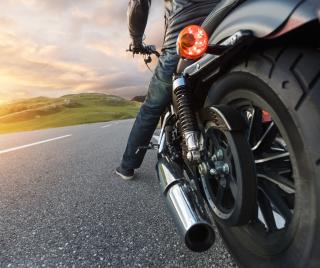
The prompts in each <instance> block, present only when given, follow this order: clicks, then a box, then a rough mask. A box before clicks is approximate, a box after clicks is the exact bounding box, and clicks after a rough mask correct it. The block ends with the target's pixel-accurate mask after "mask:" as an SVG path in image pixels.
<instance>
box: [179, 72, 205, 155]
mask: <svg viewBox="0 0 320 268" xmlns="http://www.w3.org/2000/svg"><path fill="white" fill-rule="evenodd" d="M173 93H174V94H175V96H176V102H177V108H178V117H179V120H180V127H181V133H182V137H183V140H184V142H185V145H186V147H187V155H186V156H187V158H188V160H189V161H198V160H200V151H199V132H198V130H197V129H198V128H197V121H196V118H195V115H194V113H193V111H192V104H191V91H190V89H188V87H187V85H186V80H185V78H184V77H183V75H175V76H174V77H173Z"/></svg>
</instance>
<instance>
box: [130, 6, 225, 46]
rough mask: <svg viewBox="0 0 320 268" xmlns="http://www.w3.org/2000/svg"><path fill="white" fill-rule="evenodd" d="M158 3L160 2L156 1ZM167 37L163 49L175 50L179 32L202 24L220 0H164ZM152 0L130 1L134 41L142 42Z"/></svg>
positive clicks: (131, 31) (131, 33)
mask: <svg viewBox="0 0 320 268" xmlns="http://www.w3.org/2000/svg"><path fill="white" fill-rule="evenodd" d="M156 1H158V0H156ZM164 2H165V29H166V30H165V37H164V43H163V48H165V49H166V48H173V47H175V45H176V40H177V37H178V35H179V32H180V31H181V30H182V29H183V28H184V27H185V26H187V25H191V24H197V25H199V24H201V23H202V22H203V21H204V19H205V18H206V17H207V16H208V15H209V13H210V12H211V11H212V9H213V8H214V7H215V6H216V5H217V3H218V2H220V0H164ZM150 5H151V0H129V7H128V22H129V32H130V35H131V37H132V39H133V40H136V41H140V40H142V37H143V34H144V31H145V28H146V24H147V20H148V14H149V8H150Z"/></svg>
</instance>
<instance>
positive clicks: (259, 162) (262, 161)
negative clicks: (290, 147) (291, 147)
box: [255, 152, 290, 164]
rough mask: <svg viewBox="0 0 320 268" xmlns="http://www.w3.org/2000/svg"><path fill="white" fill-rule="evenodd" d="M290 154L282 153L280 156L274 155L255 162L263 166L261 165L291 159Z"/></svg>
mask: <svg viewBox="0 0 320 268" xmlns="http://www.w3.org/2000/svg"><path fill="white" fill-rule="evenodd" d="M289 156H290V153H289V152H286V153H280V154H273V155H269V156H267V157H265V158H260V159H257V160H255V163H256V164H261V163H266V162H270V161H274V160H279V159H282V160H283V159H289Z"/></svg>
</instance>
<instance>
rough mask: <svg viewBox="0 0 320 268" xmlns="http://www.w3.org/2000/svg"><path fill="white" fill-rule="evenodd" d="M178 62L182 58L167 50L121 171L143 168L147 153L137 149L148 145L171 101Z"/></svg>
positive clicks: (139, 115)
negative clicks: (173, 76) (173, 79)
mask: <svg viewBox="0 0 320 268" xmlns="http://www.w3.org/2000/svg"><path fill="white" fill-rule="evenodd" d="M178 61H179V56H178V55H177V53H176V51H175V50H174V49H172V50H165V51H164V52H163V53H162V55H161V56H160V58H159V61H158V65H157V67H156V69H155V71H154V74H153V76H152V79H151V81H150V84H149V89H148V94H147V97H146V100H145V102H144V103H143V104H142V106H141V108H140V111H139V113H138V115H137V118H136V120H135V122H134V124H133V127H132V129H131V132H130V135H129V138H128V143H127V146H126V149H125V152H124V154H123V157H122V161H121V167H122V168H124V169H137V168H139V167H140V166H141V163H142V161H143V158H144V156H145V154H146V150H145V149H142V150H139V151H138V152H137V150H138V148H139V146H148V145H149V143H150V140H151V138H152V135H153V133H154V131H155V129H156V127H157V124H158V122H159V119H160V117H161V115H162V113H163V112H164V111H165V109H166V107H167V106H168V105H169V104H170V102H171V98H172V75H173V74H174V73H175V71H176V69H177V64H178Z"/></svg>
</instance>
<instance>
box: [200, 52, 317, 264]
mask: <svg viewBox="0 0 320 268" xmlns="http://www.w3.org/2000/svg"><path fill="white" fill-rule="evenodd" d="M245 90H246V93H245ZM241 94H251V95H252V97H253V98H256V99H257V101H260V102H261V103H262V105H263V106H265V107H266V109H267V110H268V111H269V112H270V113H271V115H272V117H273V118H274V120H275V121H276V123H279V131H280V132H281V134H282V135H283V138H284V139H285V140H286V143H287V145H288V150H289V152H290V157H291V156H292V159H291V161H292V165H293V169H294V172H295V178H294V183H295V187H296V193H295V198H294V202H295V203H294V204H295V205H294V206H295V208H294V215H293V220H292V222H291V223H290V229H289V231H288V232H289V233H290V236H288V237H286V239H285V240H284V241H285V242H283V241H282V240H281V241H282V242H283V243H281V245H280V246H279V248H278V249H273V250H270V251H269V250H268V249H267V248H266V247H263V246H260V244H259V239H257V238H256V237H255V236H250V235H249V234H248V232H247V231H248V228H250V227H249V226H244V227H233V228H230V227H228V226H225V225H222V224H221V223H220V224H219V223H218V222H217V225H218V228H219V230H220V233H221V235H222V237H223V239H224V241H225V243H226V245H227V246H228V248H229V249H230V251H231V252H232V254H233V255H234V257H235V258H236V260H237V261H238V262H239V265H240V266H241V267H261V268H263V267H320V215H319V214H320V51H319V50H316V49H308V48H301V47H289V48H280V47H277V48H269V49H267V50H265V51H263V52H261V53H255V54H253V55H251V56H250V57H249V59H247V60H246V61H245V62H243V63H241V64H239V65H238V66H236V67H234V68H232V70H231V71H230V72H229V73H228V74H226V75H225V76H224V77H222V78H221V79H220V80H219V81H217V82H216V83H215V84H214V85H213V86H212V88H211V90H210V91H209V93H208V98H207V101H206V106H209V105H213V104H230V103H232V99H234V98H241Z"/></svg>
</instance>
